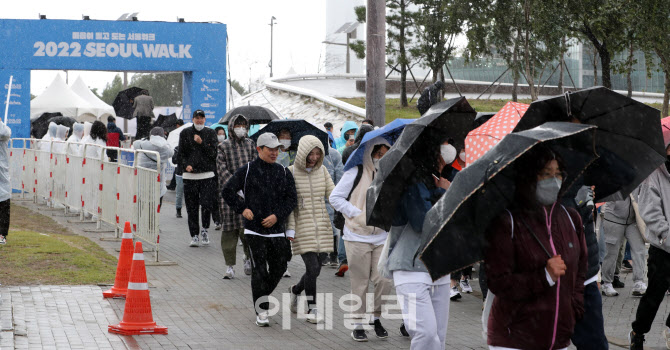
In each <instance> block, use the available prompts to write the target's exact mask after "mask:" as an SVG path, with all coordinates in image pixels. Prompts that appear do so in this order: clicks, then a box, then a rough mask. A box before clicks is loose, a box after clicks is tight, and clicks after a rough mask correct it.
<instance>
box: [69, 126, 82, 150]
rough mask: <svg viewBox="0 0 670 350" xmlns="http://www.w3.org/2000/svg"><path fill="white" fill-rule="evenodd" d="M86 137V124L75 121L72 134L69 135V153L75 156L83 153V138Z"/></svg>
mask: <svg viewBox="0 0 670 350" xmlns="http://www.w3.org/2000/svg"><path fill="white" fill-rule="evenodd" d="M83 137H84V124H81V123H74V125H73V126H72V135H70V137H68V139H67V142H68V153H69V154H71V155H75V156H80V155H81V145H79V143H81V139H82V138H83Z"/></svg>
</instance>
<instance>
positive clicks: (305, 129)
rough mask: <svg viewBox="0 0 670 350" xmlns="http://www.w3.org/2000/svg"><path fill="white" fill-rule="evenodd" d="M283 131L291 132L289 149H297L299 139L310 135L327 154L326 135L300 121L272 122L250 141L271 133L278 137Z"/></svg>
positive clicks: (283, 120) (307, 123) (252, 136)
mask: <svg viewBox="0 0 670 350" xmlns="http://www.w3.org/2000/svg"><path fill="white" fill-rule="evenodd" d="M283 129H287V130H288V131H290V132H291V148H293V149H296V148H297V147H298V142H300V139H301V138H302V137H303V136H305V135H312V136H316V138H318V139H319V141H321V143H322V144H323V148H324V149H325V150H326V154H328V148H329V147H328V134H327V133H326V132H325V131H323V130H321V129H319V128H317V127H316V126H314V125H313V124H311V123H310V122H308V121H305V120H302V119H282V120H273V121H271V122H269V123H268V124H267V125H266V126H264V127H263V128H262V129H260V130H258V132H256V133H255V134H253V135H251V139H252V140H254V142H256V140H258V137H259V136H260V135H261V134H263V133H266V132H271V133H273V134H275V135H277V137H279V131H281V130H283Z"/></svg>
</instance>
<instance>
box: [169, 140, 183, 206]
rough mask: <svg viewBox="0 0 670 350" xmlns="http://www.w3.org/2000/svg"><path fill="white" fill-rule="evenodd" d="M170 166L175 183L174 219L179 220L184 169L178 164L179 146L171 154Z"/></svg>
mask: <svg viewBox="0 0 670 350" xmlns="http://www.w3.org/2000/svg"><path fill="white" fill-rule="evenodd" d="M172 164H174V165H175V167H174V181H175V189H174V193H175V203H174V206H175V209H176V211H177V212H176V213H175V217H176V218H177V219H181V218H182V216H181V208H182V206H183V203H184V168H183V167H182V166H181V164H180V163H179V146H177V147H175V149H174V153H173V154H172Z"/></svg>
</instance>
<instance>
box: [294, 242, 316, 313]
mask: <svg viewBox="0 0 670 350" xmlns="http://www.w3.org/2000/svg"><path fill="white" fill-rule="evenodd" d="M320 255H321V254H317V253H314V252H308V253H305V254H302V255H301V257H302V261H303V262H305V274H304V275H302V277H301V278H300V282H298V284H296V285H295V286H293V294H300V293H302V291H303V290H304V291H305V295H306V296H307V305H308V306H309V309H310V310H311V309H313V308H315V307H316V279H317V277H319V274H320V273H321V258H320Z"/></svg>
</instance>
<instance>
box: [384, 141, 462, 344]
mask: <svg viewBox="0 0 670 350" xmlns="http://www.w3.org/2000/svg"><path fill="white" fill-rule="evenodd" d="M446 145H449V146H451V145H450V144H449V142H448V140H443V142H441V143H437V144H436V145H435V146H434V147H433V150H432V152H428V155H427V157H426V159H425V161H424V163H425V164H426V166H425V167H420V168H418V169H417V171H416V172H415V173H414V174H413V175H412V179H413V180H412V184H411V185H409V186H408V188H407V191H406V192H405V193H404V194H403V197H402V199H401V200H400V201H399V204H398V209H397V212H396V214H395V216H394V218H395V219H394V221H393V225H392V227H391V231H390V232H389V238H388V241H387V244H388V245H389V246H388V251H389V253H388V260H387V262H386V265H385V266H383V268H384V270H385V271H388V274H389V276H388V277H392V278H393V283H394V284H395V288H396V294H397V296H398V300H399V301H402V302H401V305H402V309H403V310H402V311H403V324H402V325H401V328H400V332H401V334H403V333H404V332H407V333H409V335H410V336H411V337H412V343H411V345H410V349H415V350H424V349H425V350H443V349H444V347H445V340H446V336H447V324H448V320H449V303H450V292H451V289H450V287H449V283H450V276H449V275H447V276H444V277H442V278H440V279H438V280H437V281H433V279H432V278H431V277H430V274H429V273H428V270H427V269H426V266H425V265H424V264H423V262H422V261H421V259H419V255H420V253H421V251H422V250H423V248H424V247H422V245H421V242H422V240H423V238H422V237H423V236H424V235H425V233H424V232H423V222H424V219H425V217H426V213H428V210H430V208H432V206H433V205H434V204H435V203H436V202H437V201H438V200H439V199H440V197H442V195H443V194H444V193H445V192H446V190H447V189H449V186H450V185H451V182H450V181H449V180H447V179H446V178H444V177H442V170H443V169H444V168H445V167H448V166H450V165H449V164H450V163H451V162H453V161H454V159H453V157H454V156H455V154H453V153H448V154H443V152H441V148H442V146H446ZM452 147H453V146H452ZM445 157H446V158H445ZM411 310H414V311H411Z"/></svg>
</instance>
